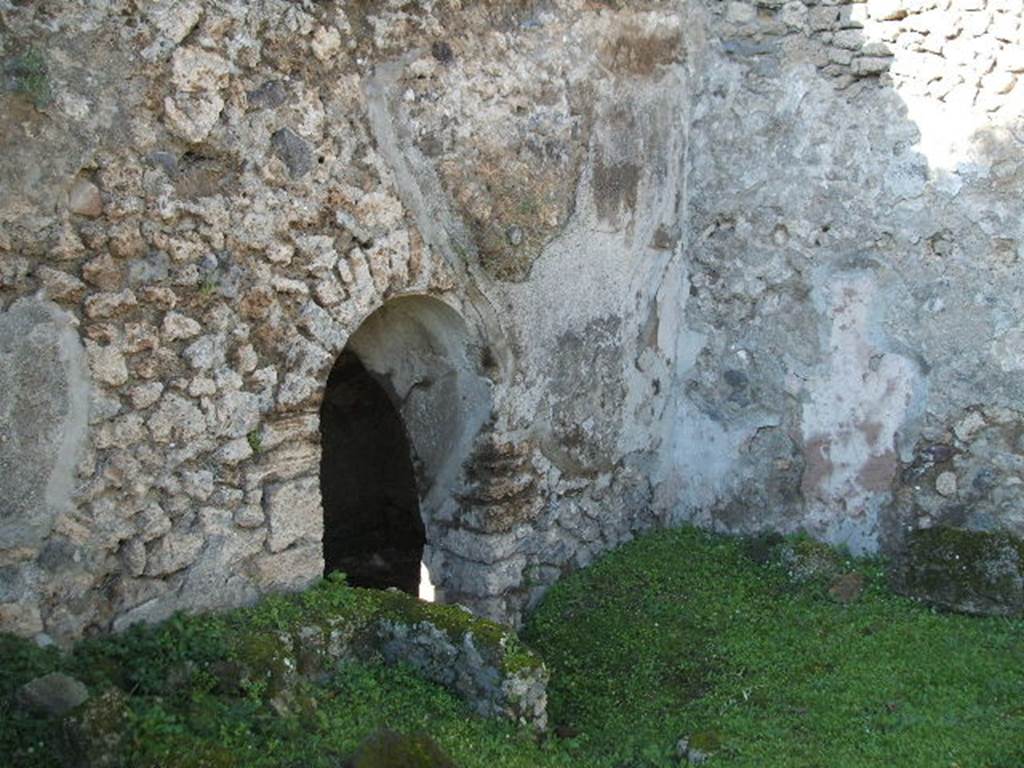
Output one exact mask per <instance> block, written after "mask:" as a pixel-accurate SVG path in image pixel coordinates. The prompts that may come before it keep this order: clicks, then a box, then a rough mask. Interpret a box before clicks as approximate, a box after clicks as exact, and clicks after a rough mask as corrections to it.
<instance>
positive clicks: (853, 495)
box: [801, 274, 916, 548]
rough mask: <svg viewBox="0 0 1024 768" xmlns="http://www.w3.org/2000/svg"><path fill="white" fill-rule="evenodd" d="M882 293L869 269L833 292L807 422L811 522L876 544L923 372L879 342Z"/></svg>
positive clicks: (832, 534) (838, 282)
mask: <svg viewBox="0 0 1024 768" xmlns="http://www.w3.org/2000/svg"><path fill="white" fill-rule="evenodd" d="M875 292H876V288H875V285H874V282H873V280H872V278H871V277H870V276H869V275H866V274H856V275H845V276H841V277H839V278H837V279H834V280H833V282H832V284H831V285H830V286H829V287H828V288H827V289H826V292H825V296H824V299H825V303H826V306H827V307H828V310H827V311H828V316H829V317H830V318H831V320H832V327H831V331H830V334H831V335H830V345H829V346H830V348H831V355H830V357H829V359H828V360H827V362H826V365H825V366H824V367H823V370H822V371H821V372H820V373H819V374H818V375H817V376H815V377H814V378H812V379H811V380H810V381H809V382H808V387H809V390H810V399H809V401H808V402H807V403H806V404H805V405H804V408H803V414H802V425H801V428H802V439H803V444H804V449H803V452H804V461H805V469H804V475H803V480H802V483H801V489H802V491H803V494H804V499H805V502H806V504H807V508H808V513H809V519H810V520H813V521H814V522H815V525H816V526H817V527H818V529H819V530H818V533H819V534H821V535H824V536H826V537H827V538H831V539H835V540H837V541H841V540H843V539H844V538H845V537H849V536H851V535H854V536H855V537H856V539H857V541H859V542H861V544H862V546H865V547H868V548H870V543H871V542H874V541H877V522H878V513H879V510H880V509H881V507H882V506H883V504H884V503H885V502H886V501H887V500H888V498H889V495H890V488H891V485H892V481H893V479H894V477H895V474H896V470H897V468H898V458H897V455H896V451H895V438H896V432H897V430H898V429H899V427H900V426H901V425H902V423H903V421H904V419H905V417H906V412H907V407H908V404H909V403H910V401H911V396H912V391H913V383H914V378H915V376H916V369H915V367H914V365H913V363H911V361H909V360H908V359H906V358H904V357H902V356H900V355H896V354H892V353H889V352H885V351H883V350H881V349H879V348H878V347H877V346H876V345H875V344H873V343H872V341H871V338H870V320H871V313H872V311H873V309H874V307H873V303H874V302H873V297H874V294H875Z"/></svg>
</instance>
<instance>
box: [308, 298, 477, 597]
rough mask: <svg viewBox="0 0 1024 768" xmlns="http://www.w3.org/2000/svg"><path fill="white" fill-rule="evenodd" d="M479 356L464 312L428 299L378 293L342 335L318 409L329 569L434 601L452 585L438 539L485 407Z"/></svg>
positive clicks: (454, 509)
mask: <svg viewBox="0 0 1024 768" xmlns="http://www.w3.org/2000/svg"><path fill="white" fill-rule="evenodd" d="M486 359H487V355H486V354H484V352H483V345H482V344H481V343H480V341H479V339H478V337H476V336H475V335H474V334H473V333H472V332H471V331H470V329H469V328H468V327H467V325H466V323H465V322H464V320H463V319H462V317H461V316H460V315H459V314H458V313H457V312H456V311H455V310H454V309H452V308H451V307H450V306H448V305H447V304H445V303H443V302H441V301H439V300H437V299H434V298H431V297H427V296H405V297H400V298H395V299H392V300H391V301H388V302H387V303H386V304H384V306H382V307H381V308H379V309H378V310H377V311H375V312H374V313H372V314H371V315H370V316H369V317H367V318H366V319H365V320H364V321H363V323H362V324H361V325H360V326H359V328H358V329H357V330H356V331H355V333H353V334H352V335H351V336H350V337H349V339H348V343H347V344H346V346H345V348H344V350H343V351H342V352H341V353H340V355H339V356H338V358H337V360H336V362H335V365H334V367H333V369H332V370H331V373H330V376H329V378H328V381H327V386H326V388H325V392H324V398H323V403H322V405H321V411H320V433H321V443H322V453H321V463H320V486H321V488H320V490H321V497H322V504H323V515H324V520H323V521H324V533H323V545H324V562H325V570H326V571H327V572H328V573H330V572H332V571H337V570H340V571H344V572H345V573H346V574H347V575H348V578H349V581H350V583H352V584H354V585H356V586H365V587H375V588H387V587H397V588H399V589H401V590H404V591H406V592H410V593H412V594H419V595H420V596H421V597H428V598H429V597H430V596H431V591H432V589H433V585H434V584H436V585H437V592H436V597H437V599H439V600H444V599H445V594H446V592H447V590H448V589H449V588H452V589H454V591H455V593H457V594H461V593H462V591H463V590H462V585H461V577H460V576H458V573H459V572H456V573H453V572H452V571H451V570H450V568H449V563H450V562H451V561H452V558H456V559H457V558H458V557H459V556H460V555H456V554H453V553H452V552H451V551H450V549H449V545H448V540H449V538H450V536H449V532H450V530H451V529H452V528H453V527H456V528H457V527H458V525H457V523H456V520H457V517H458V506H459V502H458V501H457V495H458V493H459V490H460V488H461V485H462V483H463V464H464V462H465V461H466V459H467V457H468V456H469V454H470V451H471V448H472V445H473V441H474V438H475V437H476V435H477V433H478V432H479V431H480V428H481V427H482V425H483V424H484V423H485V422H486V421H487V420H488V418H489V416H490V413H491V389H490V388H491V381H490V379H489V378H488V377H487V375H486V374H485V371H484V362H483V361H484V360H486ZM421 575H422V576H423V577H424V578H423V579H422V583H421ZM452 579H454V580H455V581H452Z"/></svg>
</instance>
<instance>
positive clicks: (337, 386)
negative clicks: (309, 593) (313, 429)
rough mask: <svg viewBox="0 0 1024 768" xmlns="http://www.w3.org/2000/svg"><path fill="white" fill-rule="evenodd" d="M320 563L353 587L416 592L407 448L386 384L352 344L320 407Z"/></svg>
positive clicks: (417, 545) (418, 541)
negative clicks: (365, 363)
mask: <svg viewBox="0 0 1024 768" xmlns="http://www.w3.org/2000/svg"><path fill="white" fill-rule="evenodd" d="M320 435H321V445H322V451H323V454H322V458H321V461H320V491H321V495H322V497H323V508H324V570H325V573H331V572H333V571H344V572H345V573H346V574H347V576H348V581H349V583H350V584H352V585H353V586H357V587H372V588H374V589H386V588H388V587H397V588H398V589H400V590H402V591H403V592H408V593H410V594H413V595H416V594H417V593H418V591H419V584H420V563H421V562H422V560H423V546H424V543H425V542H426V535H425V532H424V528H423V520H422V519H421V517H420V506H419V494H418V492H417V488H416V476H415V471H414V469H413V463H412V451H411V449H410V445H409V439H408V437H407V436H406V431H405V425H404V424H403V422H402V417H401V416H400V415H399V413H398V410H397V409H396V408H395V405H394V403H392V401H391V398H390V397H389V396H388V393H387V391H386V390H385V388H384V386H383V385H382V384H381V383H380V382H379V381H378V380H377V379H376V378H374V376H373V374H371V373H370V372H369V371H368V370H367V369H366V367H365V366H364V365H363V363H362V361H360V359H359V358H358V357H357V356H356V355H355V354H354V353H353V352H350V351H345V352H342V354H341V356H340V357H339V358H338V360H337V362H336V363H335V365H334V368H333V369H332V371H331V374H330V377H329V378H328V380H327V390H326V392H325V393H324V400H323V405H322V406H321V409H320Z"/></svg>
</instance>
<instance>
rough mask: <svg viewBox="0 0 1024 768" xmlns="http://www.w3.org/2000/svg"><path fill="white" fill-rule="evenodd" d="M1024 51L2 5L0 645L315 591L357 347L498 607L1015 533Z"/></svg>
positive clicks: (433, 563)
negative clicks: (613, 574) (566, 587)
mask: <svg viewBox="0 0 1024 768" xmlns="http://www.w3.org/2000/svg"><path fill="white" fill-rule="evenodd" d="M1020 21H1021V10H1020V8H1019V7H1016V5H1015V4H1014V3H1010V2H1009V0H987V2H985V0H955V1H954V2H950V0H930V1H929V0H872V1H871V2H866V3H839V2H831V1H829V0H821V2H812V1H811V0H807V1H806V2H800V1H799V0H794V1H793V2H782V0H759V1H758V2H717V1H716V0H690V1H689V2H685V1H684V0H663V1H661V2H643V3H633V2H630V3H620V2H585V1H584V0H546V1H543V2H542V1H541V0H537V1H536V2H532V1H525V0H489V1H488V2H480V3H459V2H442V0H436V1H431V0H424V1H423V2H418V3H405V2H398V1H397V0H366V2H356V3H340V2H323V3H312V2H310V3H296V2H286V1H285V0H258V2H250V1H246V2H243V1H242V0H156V1H155V2H151V3H146V4H144V6H138V5H137V4H136V3H134V2H131V0H103V1H102V2H95V0H90V1H89V2H86V1H85V0H78V1H77V2H67V1H62V2H56V0H54V1H53V2H49V1H47V0H43V2H37V3H31V4H15V3H11V2H4V1H3V0H0V60H2V65H3V70H2V71H3V81H2V85H3V89H2V92H0V143H2V146H0V179H2V180H3V184H2V185H0V333H2V338H0V358H2V359H3V363H4V365H3V370H2V371H0V383H2V384H3V385H4V386H3V388H2V389H0V414H3V424H2V429H3V430H4V434H3V435H2V442H0V468H2V469H3V472H4V477H3V479H2V480H0V484H2V485H0V487H2V489H3V491H4V498H3V501H0V504H2V505H3V506H2V507H0V532H2V538H0V626H2V627H3V628H4V629H6V630H11V631H16V632H18V633H21V634H25V635H35V634H38V633H46V634H48V635H49V636H51V637H55V638H59V639H64V638H71V637H75V636H78V635H81V634H83V633H87V632H92V631H106V630H109V629H118V628H121V627H123V626H126V625H128V624H130V623H132V622H134V621H140V620H157V619H160V618H162V617H165V616H167V615H169V614H170V613H171V612H172V611H174V610H177V609H179V608H185V609H202V608H213V607H219V606H225V605H234V604H239V603H244V602H248V601H251V600H252V599H254V597H255V596H256V595H257V594H259V593H261V592H264V591H267V590H278V589H299V588H302V587H303V586H305V585H307V584H309V583H310V582H312V581H313V580H315V579H316V578H318V577H319V575H320V573H321V570H322V547H321V541H320V539H321V536H322V531H321V526H322V519H321V516H320V500H319V485H318V475H317V473H318V467H319V461H320V448H319V431H318V426H319V425H318V412H319V403H320V398H321V397H322V394H323V390H324V386H325V384H326V380H327V375H328V373H329V371H330V369H331V366H332V365H333V363H334V361H335V360H336V358H337V356H338V355H339V354H340V352H341V351H342V350H343V349H345V347H346V344H348V343H349V340H350V337H351V339H352V346H353V347H358V350H357V351H358V353H359V355H360V357H361V359H363V362H364V364H366V365H367V366H368V367H369V368H371V369H372V370H374V372H375V373H377V374H378V375H380V376H381V377H383V378H384V379H386V380H387V381H388V382H389V383H390V386H391V388H392V390H393V391H394V392H395V393H396V394H397V395H398V397H399V398H400V400H401V403H400V405H401V407H400V410H401V412H402V414H403V417H404V418H405V421H406V426H407V427H408V429H409V433H410V440H411V442H412V444H413V446H414V449H415V451H416V453H417V454H418V455H417V456H416V457H414V458H415V459H417V460H419V462H420V467H421V476H420V483H421V486H422V487H421V488H420V492H421V496H422V497H423V504H422V507H423V513H424V523H425V527H426V531H427V540H428V554H427V564H428V566H429V568H430V570H431V575H432V580H433V581H434V582H435V583H436V584H437V585H438V587H439V594H440V596H441V597H442V598H443V599H446V600H451V601H459V602H463V603H465V604H467V605H470V606H471V607H473V608H474V610H476V611H478V612H480V613H482V614H484V615H487V616H491V617H496V618H504V619H509V620H513V621H515V620H517V619H518V618H519V616H520V615H521V611H522V609H523V608H524V607H526V606H528V605H530V604H531V603H532V602H533V601H535V600H536V599H538V598H539V596H540V595H541V594H542V593H543V590H544V588H545V587H546V586H547V585H549V584H550V583H551V582H552V581H554V580H555V579H556V578H557V577H558V575H560V574H561V573H562V572H563V570H565V569H567V568H572V567H579V566H581V565H585V564H586V563H587V562H589V561H590V560H591V559H592V558H593V557H594V556H595V555H596V554H598V553H599V552H602V551H604V550H606V549H608V548H609V547H612V546H615V545H616V544H617V543H620V542H621V541H624V540H625V539H627V538H629V537H630V536H631V535H632V534H633V533H634V532H635V531H637V530H640V529H642V528H644V527H647V526H650V525H655V524H660V523H667V522H678V521H683V520H689V521H696V522H698V523H701V524H705V525H710V526H714V527H717V528H721V529H725V530H753V529H768V528H771V529H779V530H784V531H789V530H796V529H801V528H804V529H807V530H809V531H811V532H812V533H814V534H815V535H817V536H820V537H822V538H826V539H829V540H831V541H833V542H837V543H846V544H848V545H849V546H851V548H853V549H855V550H858V551H861V550H874V549H877V548H879V547H887V546H896V545H897V544H898V542H899V541H900V538H901V533H902V531H904V530H905V529H906V528H907V527H908V526H909V527H918V526H926V525H929V524H932V523H935V522H943V523H953V524H957V525H969V526H974V527H979V528H1003V527H1005V528H1009V529H1010V530H1012V531H1015V532H1017V533H1024V518H1021V515H1020V512H1019V509H1020V507H1019V505H1018V504H1017V503H1016V499H1017V495H1018V494H1019V493H1020V491H1019V488H1020V487H1021V479H1022V478H1021V477H1020V476H1019V471H1020V470H1019V463H1020V461H1021V460H1022V455H1024V453H1022V452H1021V451H1022V450H1024V449H1022V448H1021V447H1020V446H1018V445H1017V442H1018V441H1017V437H1018V435H1017V427H1016V425H1017V424H1019V423H1020V421H1019V419H1018V418H1017V412H1018V411H1017V409H1018V407H1019V406H1018V403H1019V401H1020V395H1021V388H1020V383H1019V369H1020V368H1021V366H1022V365H1024V364H1022V363H1021V362H1020V361H1021V360H1022V359H1024V353H1022V351H1021V349H1022V342H1021V339H1022V338H1024V331H1022V330H1021V326H1020V322H1019V320H1018V318H1019V317H1020V315H1021V312H1020V306H1019V305H1020V300H1019V298H1018V295H1017V293H1018V292H1017V291H1015V289H1014V287H1013V286H1014V284H1015V282H1016V280H1015V278H1016V276H1017V273H1018V271H1019V269H1020V265H1019V260H1020V255H1021V253H1020V248H1021V246H1020V243H1021V242H1024V232H1021V227H1022V226H1024V225H1022V224H1021V222H1022V221H1024V218H1022V216H1021V214H1022V210H1021V208H1022V203H1021V201H1020V198H1019V194H1018V192H1019V189H1020V188H1021V185H1020V179H1019V176H1020V173H1021V147H1020V143H1021V141H1022V139H1021V138H1020V137H1021V136H1024V126H1022V124H1021V114H1022V106H1021V105H1022V99H1024V85H1020V84H1018V73H1019V72H1020V71H1021V61H1020V55H1021V51H1022V50H1024V49H1022V38H1021V34H1022V33H1021V27H1020ZM403 297H406V298H403ZM402 302H407V303H406V304H405V305H402V304H401V303H402ZM409 302H411V303H409ZM403 306H404V309H403V308H402V307H403ZM382 307H383V308H384V309H383V310H382V309H381V308H382ZM378 310H380V311H378ZM389 317H390V318H392V320H391V321H388V319H387V318H389ZM368 318H370V320H369V322H367V319H368ZM381 318H384V320H381ZM445 371H447V372H450V373H451V376H448V375H441V376H439V375H437V374H438V372H442V373H444V372H445ZM452 377H454V378H452ZM453 381H454V382H456V383H455V384H452V383H451V382H453ZM12 382H13V383H12ZM424 382H427V384H426V385H424ZM435 382H437V383H435ZM445 382H448V383H447V384H446V383H445ZM442 413H443V414H449V413H450V414H452V416H451V417H447V416H446V417H444V418H438V414H442ZM35 425H38V428H36V426H35ZM439 430H440V431H439ZM439 445H442V446H445V449H444V450H440V451H439V450H438V449H437V447H438V446H439Z"/></svg>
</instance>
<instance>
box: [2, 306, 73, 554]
mask: <svg viewBox="0 0 1024 768" xmlns="http://www.w3.org/2000/svg"><path fill="white" fill-rule="evenodd" d="M88 408H89V383H88V374H87V371H86V367H85V354H84V350H83V348H82V343H81V341H80V340H79V338H78V334H77V333H76V332H75V330H74V328H73V326H72V323H71V318H70V317H69V316H68V315H66V314H65V313H64V312H63V311H61V310H60V309H59V308H58V307H57V306H56V305H55V304H52V303H50V302H45V301H39V300H37V299H23V300H21V301H19V302H16V303H15V304H14V305H13V306H11V308H10V309H9V310H8V311H7V312H0V547H2V548H14V547H19V546H25V545H32V544H36V543H38V542H40V541H41V540H42V538H43V537H44V536H45V535H46V534H47V533H48V532H49V530H50V527H51V526H52V524H53V521H54V518H55V517H56V515H57V514H58V513H59V512H61V511H64V510H67V509H69V508H70V504H71V494H72V492H73V491H74V488H75V478H74V467H75V464H76V462H77V461H78V459H79V457H80V455H81V451H82V450H83V448H84V445H85V438H86V428H87V420H88Z"/></svg>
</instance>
